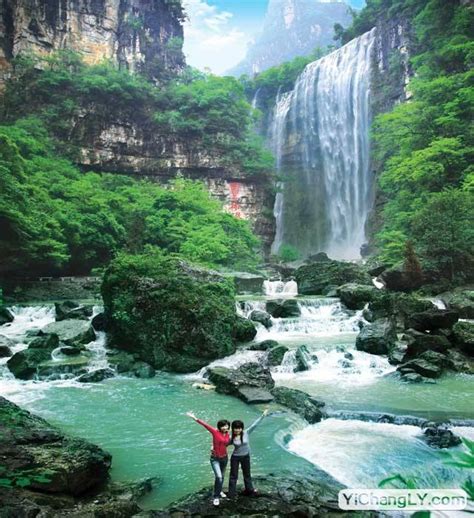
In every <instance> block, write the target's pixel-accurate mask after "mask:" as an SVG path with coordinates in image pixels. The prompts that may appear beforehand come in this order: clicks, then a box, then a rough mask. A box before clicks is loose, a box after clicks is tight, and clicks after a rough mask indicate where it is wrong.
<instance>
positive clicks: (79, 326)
mask: <svg viewBox="0 0 474 518" xmlns="http://www.w3.org/2000/svg"><path fill="white" fill-rule="evenodd" d="M41 334H43V335H47V334H55V335H57V336H58V337H59V340H60V341H61V342H63V343H64V344H66V345H75V344H88V343H89V342H92V341H93V340H95V333H94V329H93V328H92V326H91V324H90V322H88V321H85V320H61V321H60V322H51V324H48V325H47V326H45V327H43V328H42V329H41Z"/></svg>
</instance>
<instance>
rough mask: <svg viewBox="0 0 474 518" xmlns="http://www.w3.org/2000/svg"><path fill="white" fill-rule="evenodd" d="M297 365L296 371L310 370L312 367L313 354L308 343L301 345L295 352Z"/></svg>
mask: <svg viewBox="0 0 474 518" xmlns="http://www.w3.org/2000/svg"><path fill="white" fill-rule="evenodd" d="M295 360H296V366H295V368H294V372H303V371H308V370H309V369H310V368H311V367H310V364H309V362H310V360H311V355H310V353H309V351H308V348H307V347H306V345H300V346H299V347H298V348H297V349H296V352H295Z"/></svg>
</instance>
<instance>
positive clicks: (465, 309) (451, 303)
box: [438, 288, 474, 318]
mask: <svg viewBox="0 0 474 518" xmlns="http://www.w3.org/2000/svg"><path fill="white" fill-rule="evenodd" d="M438 297H439V298H440V299H441V300H442V301H443V302H444V303H445V304H446V305H447V306H448V308H449V309H454V310H455V311H457V312H458V313H459V317H460V318H474V290H472V289H471V290H466V289H462V288H460V289H457V290H454V291H451V292H446V293H442V294H441V295H438Z"/></svg>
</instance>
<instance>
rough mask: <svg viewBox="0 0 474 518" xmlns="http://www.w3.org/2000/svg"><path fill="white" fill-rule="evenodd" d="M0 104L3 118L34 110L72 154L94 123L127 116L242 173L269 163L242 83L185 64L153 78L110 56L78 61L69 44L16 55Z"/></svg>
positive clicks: (266, 170) (99, 125) (268, 168)
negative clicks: (177, 70) (163, 78)
mask: <svg viewBox="0 0 474 518" xmlns="http://www.w3.org/2000/svg"><path fill="white" fill-rule="evenodd" d="M111 99H113V104H112V105H111ZM2 112H3V116H2V118H3V120H4V122H13V121H15V120H17V119H18V118H19V117H25V116H28V115H31V114H35V116H37V117H38V118H40V119H41V121H42V122H43V123H44V125H45V127H46V128H47V129H48V131H49V132H50V134H51V135H52V136H53V137H54V138H55V139H56V141H57V142H58V144H59V146H60V147H59V149H60V150H61V151H62V152H66V153H67V154H68V156H69V157H70V158H72V159H75V158H77V153H78V148H79V147H80V146H84V142H87V139H88V136H89V135H94V134H95V133H96V131H97V129H98V128H104V127H107V126H108V125H110V124H111V123H112V122H114V121H127V122H128V123H129V124H137V125H139V126H140V127H142V128H148V129H149V130H151V131H152V132H154V133H156V134H158V135H162V136H163V137H166V138H167V139H169V138H172V139H176V140H178V141H180V142H188V143H192V144H193V146H194V147H195V148H196V150H200V151H206V153H208V154H210V155H212V156H215V157H216V159H217V160H218V161H220V162H222V165H223V166H226V165H227V166H229V165H232V167H233V168H234V169H236V170H240V171H241V172H243V173H244V174H246V175H256V174H269V173H270V172H271V170H272V167H273V159H272V156H271V154H270V153H268V152H267V151H266V150H265V148H264V147H263V145H262V143H261V142H260V140H259V139H258V138H257V137H256V135H254V133H253V132H252V129H251V127H252V123H253V115H252V110H251V107H250V105H249V104H248V103H247V101H246V99H245V95H244V90H243V87H242V85H241V84H240V83H239V82H238V81H237V80H236V79H234V78H231V77H224V78H222V77H217V76H213V75H210V74H203V73H200V72H198V71H195V70H192V69H187V70H185V71H184V72H183V73H182V74H180V75H178V76H175V77H174V78H173V79H172V80H169V81H166V82H164V83H162V84H161V85H160V86H156V85H154V84H153V83H151V82H149V81H148V80H147V79H146V78H144V77H143V76H140V75H138V74H135V75H134V74H130V73H129V72H127V71H126V70H122V69H119V68H117V67H115V66H114V65H112V64H111V63H107V62H104V63H100V64H97V65H86V64H85V63H84V62H83V60H82V58H81V56H80V54H78V53H75V52H71V51H58V52H55V53H53V54H51V55H49V56H30V55H26V56H21V55H20V56H19V57H18V58H17V59H16V60H14V73H13V76H12V78H11V79H10V80H9V81H8V83H7V86H6V91H5V95H4V97H3V110H2Z"/></svg>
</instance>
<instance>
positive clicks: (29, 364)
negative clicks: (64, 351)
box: [7, 349, 51, 380]
mask: <svg viewBox="0 0 474 518" xmlns="http://www.w3.org/2000/svg"><path fill="white" fill-rule="evenodd" d="M49 360H51V351H50V350H48V349H24V350H23V351H19V352H17V353H15V354H14V355H13V356H12V357H11V358H10V359H9V360H8V361H7V367H8V368H9V369H10V372H11V373H12V374H13V375H14V376H15V378H19V379H22V380H30V379H33V378H34V377H35V376H36V373H37V370H38V367H39V366H40V365H41V364H42V363H44V362H47V361H49Z"/></svg>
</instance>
